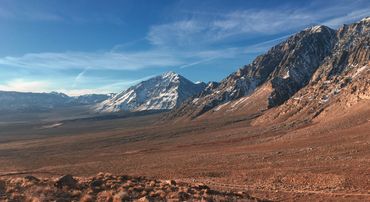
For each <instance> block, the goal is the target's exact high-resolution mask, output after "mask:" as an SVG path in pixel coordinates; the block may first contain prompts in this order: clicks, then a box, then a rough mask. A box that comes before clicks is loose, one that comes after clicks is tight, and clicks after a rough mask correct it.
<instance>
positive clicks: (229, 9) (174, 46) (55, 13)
mask: <svg viewBox="0 0 370 202" xmlns="http://www.w3.org/2000/svg"><path fill="white" fill-rule="evenodd" d="M369 15H370V1H368V0H338V1H332V0H326V1H321V0H316V1H315V0H313V1H297V0H292V1H272V0H264V1H260V0H255V1H253V0H250V1H245V0H240V1H237V0H234V1H227V0H224V1H217V0H211V1H207V0H202V1H199V0H197V1H193V0H183V1H176V0H172V1H170V0H168V1H167V0H158V1H150V0H147V1H142V0H132V1H125V0H121V1H114V0H111V1H102V0H100V1H97V0H74V1H57V0H43V1H41V0H29V1H24V0H1V1H0V24H1V26H0V44H1V46H0V90H15V91H31V92H49V91H60V92H64V93H67V94H69V95H79V94H85V93H109V92H119V91H121V90H123V89H125V88H127V87H129V86H131V85H133V84H136V83H138V82H139V81H141V80H145V79H147V78H150V77H151V76H153V75H158V74H161V73H163V72H166V71H175V72H178V73H180V74H182V75H183V76H185V77H187V78H188V79H190V80H192V81H205V82H207V81H219V80H221V79H222V78H224V77H225V76H227V75H228V74H230V73H231V72H233V71H235V70H237V69H238V68H240V67H241V66H243V65H245V64H248V63H249V62H251V61H252V60H253V59H254V58H255V57H256V56H257V55H259V54H261V53H263V52H265V51H266V50H268V49H269V48H270V47H272V46H273V45H275V44H277V43H279V42H281V41H282V40H284V39H285V38H287V37H288V36H289V35H291V34H294V33H296V32H298V31H300V30H302V29H304V28H306V27H309V26H313V25H317V24H324V25H327V26H330V27H332V28H337V27H339V26H340V25H342V24H343V23H351V22H354V21H357V20H359V19H362V18H364V17H365V16H369Z"/></svg>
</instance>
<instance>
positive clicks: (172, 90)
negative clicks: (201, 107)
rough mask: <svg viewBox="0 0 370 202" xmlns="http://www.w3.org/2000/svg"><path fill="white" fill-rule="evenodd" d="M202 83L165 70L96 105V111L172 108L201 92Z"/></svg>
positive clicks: (203, 85) (203, 86)
mask: <svg viewBox="0 0 370 202" xmlns="http://www.w3.org/2000/svg"><path fill="white" fill-rule="evenodd" d="M204 88H205V84H204V83H198V84H194V83H193V82H191V81H189V80H187V79H186V78H184V77H183V76H181V75H178V74H176V73H174V72H167V73H164V74H162V75H160V76H156V77H154V78H151V79H149V80H146V81H143V82H141V83H139V84H137V85H135V86H132V87H130V88H128V89H127V90H125V91H123V92H122V93H119V94H117V95H115V96H114V97H112V98H111V99H108V100H106V101H104V102H102V103H99V104H98V105H97V106H96V111H98V112H117V111H144V110H163V109H173V108H174V107H176V106H178V105H180V104H181V103H182V102H184V101H185V100H187V99H188V98H190V97H192V96H195V95H197V94H199V93H200V92H202V91H203V90H204Z"/></svg>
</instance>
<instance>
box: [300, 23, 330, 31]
mask: <svg viewBox="0 0 370 202" xmlns="http://www.w3.org/2000/svg"><path fill="white" fill-rule="evenodd" d="M328 29H331V28H329V27H327V26H325V25H315V26H312V27H309V28H307V29H305V31H309V32H311V33H318V32H322V31H324V30H328Z"/></svg>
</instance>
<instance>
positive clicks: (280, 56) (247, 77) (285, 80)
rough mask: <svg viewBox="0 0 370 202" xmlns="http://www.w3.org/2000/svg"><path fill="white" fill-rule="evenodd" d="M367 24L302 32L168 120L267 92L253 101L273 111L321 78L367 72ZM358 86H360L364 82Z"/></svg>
mask: <svg viewBox="0 0 370 202" xmlns="http://www.w3.org/2000/svg"><path fill="white" fill-rule="evenodd" d="M369 23H370V22H369V18H365V19H363V20H362V21H360V22H358V23H354V24H351V25H344V26H343V27H342V28H340V29H339V30H337V31H336V30H333V29H330V28H328V27H325V26H315V27H311V28H307V29H305V30H303V31H301V32H299V33H297V34H295V35H294V36H291V37H289V38H288V39H287V40H286V41H284V42H282V43H280V44H278V45H277V46H275V47H273V48H271V49H270V50H269V51H268V52H267V53H266V54H264V55H261V56H259V57H257V58H256V59H255V60H254V61H253V62H252V63H251V64H249V65H246V66H244V67H243V68H241V69H239V70H238V71H237V72H235V73H233V74H231V75H230V76H228V77H227V78H225V79H224V80H223V81H221V83H220V85H219V86H216V87H215V88H213V89H212V90H211V91H208V92H206V93H203V94H202V95H203V96H201V97H199V98H197V99H196V100H193V101H189V102H187V103H185V104H183V105H182V106H180V107H179V108H178V109H177V110H176V111H174V112H173V113H172V114H170V115H169V117H178V116H187V117H193V118H194V117H197V116H200V115H202V114H204V113H206V112H209V111H210V110H211V109H214V108H215V107H216V106H221V105H223V104H226V103H228V102H230V101H233V100H237V99H239V98H241V97H243V96H253V95H255V94H262V93H261V91H265V90H266V88H267V89H269V90H268V91H269V94H268V95H267V96H265V97H263V98H261V99H260V100H258V101H259V102H265V101H266V102H267V103H268V104H267V106H266V109H267V108H272V107H275V106H279V105H281V104H283V103H284V102H285V101H287V100H289V99H290V98H292V96H293V95H294V94H296V93H297V92H299V91H300V90H301V89H302V88H303V87H305V86H307V85H308V84H310V85H311V83H312V85H314V82H313V81H317V80H319V79H321V78H324V77H325V78H326V79H329V80H331V79H334V78H335V77H336V76H339V75H342V76H343V75H344V74H346V72H350V71H355V70H356V71H357V70H358V71H361V72H362V73H366V72H367V68H368V65H369V61H370V59H369V41H370V39H369V34H370V33H369ZM361 68H362V69H361ZM365 70H366V71H365ZM353 73H354V72H353ZM354 74H355V73H354ZM359 82H362V83H363V84H364V85H365V84H366V82H367V81H366V80H363V81H359ZM365 90H366V89H365Z"/></svg>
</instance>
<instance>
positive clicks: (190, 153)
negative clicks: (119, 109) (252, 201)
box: [0, 102, 370, 201]
mask: <svg viewBox="0 0 370 202" xmlns="http://www.w3.org/2000/svg"><path fill="white" fill-rule="evenodd" d="M368 104H369V103H366V102H365V103H363V104H362V105H357V106H358V107H357V108H353V110H347V111H345V112H341V113H339V112H338V111H340V110H338V109H331V110H329V111H326V112H325V113H326V116H325V117H331V118H330V119H326V118H325V117H320V116H318V117H317V118H316V119H314V120H313V121H311V122H302V123H301V122H299V123H293V122H289V123H276V124H272V123H269V124H263V121H262V122H261V121H259V122H258V124H255V123H253V124H252V122H253V121H254V120H255V117H254V116H253V115H242V114H239V115H235V116H228V117H226V116H225V117H214V118H213V119H199V120H194V121H191V122H178V123H176V124H172V123H166V124H165V123H162V122H157V120H160V119H161V116H162V115H161V114H157V115H148V116H139V117H132V118H124V119H112V120H93V119H92V120H90V119H88V120H75V121H67V122H63V125H60V126H58V127H55V128H47V127H46V128H45V127H42V126H44V125H45V124H33V125H27V124H14V125H7V127H4V128H3V130H1V131H0V172H1V173H0V174H3V175H7V176H8V177H9V174H12V173H13V174H14V175H12V176H13V177H16V176H19V175H20V174H17V172H21V173H23V174H27V175H33V176H36V177H40V178H41V177H57V176H60V175H65V174H72V175H74V176H81V177H84V176H85V177H88V176H92V175H95V174H96V173H98V172H109V173H112V174H113V175H117V176H120V175H133V176H146V177H149V178H154V179H175V180H176V181H179V182H180V181H181V182H188V183H191V182H199V183H204V184H205V185H207V186H209V187H210V188H211V189H215V190H219V191H234V192H237V191H244V192H246V193H248V194H249V195H250V196H253V197H256V198H260V199H268V200H277V201H307V200H310V201H312V200H321V201H327V200H332V201H348V200H350V201H367V200H370V167H369V165H370V149H369V148H370V108H369V107H368V106H370V105H368ZM52 124H56V123H52ZM46 125H51V124H50V123H48V124H46Z"/></svg>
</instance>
